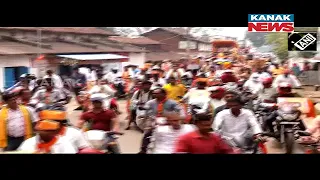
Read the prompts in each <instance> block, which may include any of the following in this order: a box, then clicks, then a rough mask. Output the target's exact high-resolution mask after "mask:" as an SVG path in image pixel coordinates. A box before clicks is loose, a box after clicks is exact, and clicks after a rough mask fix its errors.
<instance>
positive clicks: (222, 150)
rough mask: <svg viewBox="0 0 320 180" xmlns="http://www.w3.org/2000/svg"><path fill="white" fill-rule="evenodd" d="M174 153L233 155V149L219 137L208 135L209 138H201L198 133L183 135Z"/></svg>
mask: <svg viewBox="0 0 320 180" xmlns="http://www.w3.org/2000/svg"><path fill="white" fill-rule="evenodd" d="M175 152H177V153H191V154H233V153H234V151H233V149H232V148H231V147H230V146H229V145H227V144H226V143H225V142H224V141H223V140H222V139H221V138H220V137H219V136H217V135H215V134H210V137H209V138H205V137H202V136H201V135H200V134H199V133H198V131H194V132H191V133H188V134H185V135H183V136H182V137H180V138H179V140H178V143H177V145H176V149H175Z"/></svg>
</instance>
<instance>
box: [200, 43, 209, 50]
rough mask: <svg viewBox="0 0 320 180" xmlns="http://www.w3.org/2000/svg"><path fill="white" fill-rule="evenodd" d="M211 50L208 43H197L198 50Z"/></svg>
mask: <svg viewBox="0 0 320 180" xmlns="http://www.w3.org/2000/svg"><path fill="white" fill-rule="evenodd" d="M211 50H212V46H211V45H210V44H202V43H199V45H198V51H211Z"/></svg>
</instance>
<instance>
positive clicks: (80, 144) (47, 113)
mask: <svg viewBox="0 0 320 180" xmlns="http://www.w3.org/2000/svg"><path fill="white" fill-rule="evenodd" d="M39 118H40V120H48V119H49V120H52V121H56V122H58V123H60V126H59V129H57V131H58V132H59V135H60V136H64V137H65V138H66V139H68V140H69V141H70V142H71V143H72V145H73V146H74V147H75V148H76V149H77V150H79V151H80V150H81V149H84V148H87V147H89V146H90V145H89V143H88V142H87V141H86V140H85V138H84V136H83V134H82V132H81V131H80V130H78V129H76V128H74V127H70V126H67V123H68V121H67V112H65V111H56V110H43V111H41V112H39Z"/></svg>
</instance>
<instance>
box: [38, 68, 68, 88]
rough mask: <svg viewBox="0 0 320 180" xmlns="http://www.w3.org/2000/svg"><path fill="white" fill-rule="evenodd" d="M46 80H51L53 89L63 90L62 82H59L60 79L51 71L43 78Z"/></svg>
mask: <svg viewBox="0 0 320 180" xmlns="http://www.w3.org/2000/svg"><path fill="white" fill-rule="evenodd" d="M47 78H51V79H52V81H53V83H54V87H55V88H57V89H62V88H63V82H62V80H61V77H60V76H59V75H57V74H55V73H53V71H52V70H48V71H47V75H46V76H44V77H43V79H47Z"/></svg>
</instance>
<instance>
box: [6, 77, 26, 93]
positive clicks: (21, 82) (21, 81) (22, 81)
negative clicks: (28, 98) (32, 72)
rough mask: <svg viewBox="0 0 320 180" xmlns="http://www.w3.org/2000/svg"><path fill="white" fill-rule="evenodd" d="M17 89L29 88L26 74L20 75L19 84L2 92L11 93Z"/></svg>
mask: <svg viewBox="0 0 320 180" xmlns="http://www.w3.org/2000/svg"><path fill="white" fill-rule="evenodd" d="M17 88H20V89H21V88H29V89H30V88H31V87H29V80H28V78H27V74H22V75H21V76H20V77H19V82H17V83H16V84H15V85H13V86H12V87H10V88H8V89H6V90H5V91H4V92H12V91H14V90H16V89H17Z"/></svg>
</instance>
